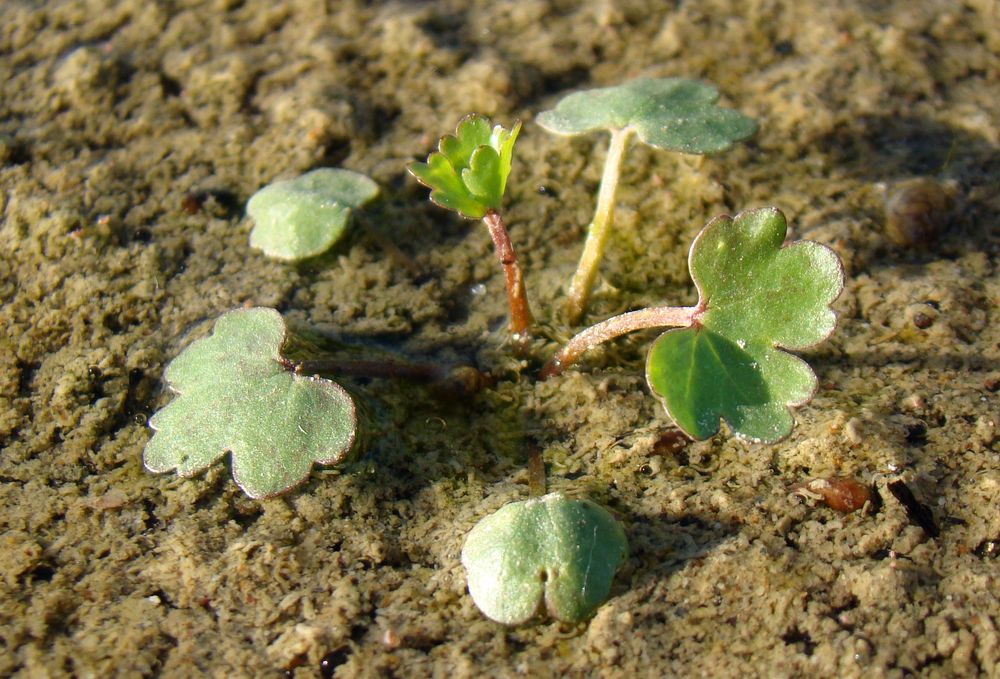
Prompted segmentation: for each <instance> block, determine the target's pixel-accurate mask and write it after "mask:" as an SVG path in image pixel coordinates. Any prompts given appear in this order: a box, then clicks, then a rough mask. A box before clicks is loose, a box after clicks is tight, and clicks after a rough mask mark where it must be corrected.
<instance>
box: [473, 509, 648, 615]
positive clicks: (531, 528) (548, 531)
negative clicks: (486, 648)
mask: <svg viewBox="0 0 1000 679" xmlns="http://www.w3.org/2000/svg"><path fill="white" fill-rule="evenodd" d="M627 553H628V542H627V541H626V539H625V532H624V531H623V530H622V528H621V526H620V525H619V524H618V522H617V521H615V519H614V518H613V517H612V516H611V515H610V514H609V513H608V512H607V511H606V510H604V509H602V508H601V507H599V506H597V505H596V504H594V503H593V502H590V501H588V500H573V499H569V498H566V497H564V496H563V495H561V494H560V493H551V494H549V495H546V496H544V497H540V498H534V499H531V500H525V501H522V502H512V503H510V504H508V505H505V506H503V507H501V508H500V509H499V510H498V511H497V512H495V513H493V514H491V515H490V516H487V517H486V518H485V519H483V520H482V521H480V522H479V523H478V524H476V526H475V528H473V529H472V531H471V532H470V533H469V535H468V537H467V538H466V540H465V546H464V547H463V549H462V564H463V565H464V566H465V570H466V573H467V574H468V581H469V593H470V594H471V595H472V599H473V601H475V602H476V606H478V607H479V610H481V611H482V612H483V613H484V614H485V615H486V616H487V617H489V618H491V619H492V620H496V621H497V622H502V623H504V624H506V625H518V624H521V623H524V622H527V621H528V620H530V619H531V618H533V617H535V616H536V615H537V614H538V613H539V612H540V611H542V610H543V609H544V610H545V611H546V612H548V614H549V615H550V616H552V617H553V618H556V619H557V620H563V621H566V622H579V621H580V620H584V619H586V618H588V617H589V616H591V615H592V614H593V613H594V611H595V610H597V607H598V606H600V605H601V604H602V603H603V602H604V601H605V599H607V597H608V594H609V593H610V592H611V581H612V579H613V578H614V575H615V572H616V571H617V570H618V567H619V566H620V565H621V563H622V561H624V559H625V556H626V554H627Z"/></svg>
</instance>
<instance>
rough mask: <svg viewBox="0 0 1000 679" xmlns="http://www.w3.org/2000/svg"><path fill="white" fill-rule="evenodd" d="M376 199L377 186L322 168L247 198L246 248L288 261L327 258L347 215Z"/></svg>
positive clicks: (357, 176)
mask: <svg viewBox="0 0 1000 679" xmlns="http://www.w3.org/2000/svg"><path fill="white" fill-rule="evenodd" d="M376 195H378V185H377V184H376V183H375V182H373V181H372V180H371V179H369V178H368V177H366V176H364V175H363V174H359V173H357V172H352V171H350V170H343V169H339V168H320V169H318V170H313V171H312V172H307V173H306V174H304V175H302V176H301V177H298V178H296V179H290V180H286V181H279V182H274V183H273V184H269V185H268V186H265V187H264V188H262V189H261V190H260V191H258V192H257V193H255V194H253V196H251V198H250V200H249V202H247V214H248V215H250V217H251V218H253V220H254V228H253V230H252V231H251V232H250V245H251V246H253V247H255V248H259V249H260V250H263V251H264V254H266V255H268V256H269V257H276V258H278V259H284V260H289V261H295V260H299V259H306V258H307V257H314V256H316V255H319V254H322V253H324V252H326V251H327V250H328V249H329V248H330V247H331V246H332V245H333V244H334V243H336V242H337V241H338V240H339V239H340V237H341V236H343V234H344V230H345V229H346V227H347V222H348V218H349V217H350V216H351V210H353V209H355V208H357V207H360V206H361V205H364V204H365V203H367V202H368V201H369V200H371V199H372V198H374V197H375V196H376Z"/></svg>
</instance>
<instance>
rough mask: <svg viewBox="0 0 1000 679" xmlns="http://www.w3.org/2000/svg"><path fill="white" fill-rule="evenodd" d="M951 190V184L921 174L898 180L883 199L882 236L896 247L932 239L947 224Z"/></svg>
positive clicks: (909, 245)
mask: <svg viewBox="0 0 1000 679" xmlns="http://www.w3.org/2000/svg"><path fill="white" fill-rule="evenodd" d="M953 193H954V190H953V187H946V186H944V185H942V184H941V183H940V182H937V181H935V180H933V179H927V178H925V177H918V178H916V179H907V180H905V181H902V182H899V183H898V184H896V185H895V186H893V187H891V188H890V190H889V193H888V197H887V198H886V201H885V235H886V236H887V237H888V238H889V240H891V241H892V242H893V243H895V244H896V245H899V246H900V247H907V248H919V247H924V246H926V245H929V244H930V243H932V242H934V241H935V240H936V239H937V237H938V235H939V234H940V233H941V231H942V230H943V229H944V227H945V226H947V223H948V213H949V212H950V211H951V205H952V195H953Z"/></svg>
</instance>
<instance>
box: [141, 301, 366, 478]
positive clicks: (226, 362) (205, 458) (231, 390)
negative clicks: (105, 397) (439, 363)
mask: <svg viewBox="0 0 1000 679" xmlns="http://www.w3.org/2000/svg"><path fill="white" fill-rule="evenodd" d="M286 336H287V331H286V329H285V322H284V320H283V319H282V318H281V314H279V313H278V312H277V311H275V310H274V309H266V308H255V309H238V310H235V311H230V312H228V313H226V314H224V315H223V316H221V317H220V318H219V319H218V320H217V321H216V323H215V327H214V329H213V332H212V334H211V335H210V336H208V337H206V338H203V339H200V340H198V341H196V342H194V343H192V344H191V346H189V347H188V348H187V349H185V350H184V351H183V352H181V354H180V355H179V356H177V358H175V359H174V360H173V361H171V363H170V365H169V366H167V370H166V372H165V375H164V377H165V378H166V380H167V383H168V385H169V386H170V388H171V389H172V390H173V391H175V392H177V393H178V397H177V398H176V399H174V400H173V401H172V402H171V403H169V404H168V405H167V406H166V407H164V408H163V409H161V410H160V411H158V412H157V413H156V414H155V415H153V417H152V418H150V420H149V425H150V427H152V428H153V429H154V430H155V433H154V434H153V437H152V438H151V439H150V440H149V442H148V443H147V444H146V448H145V450H144V452H143V462H144V464H145V465H146V468H147V469H149V470H150V471H153V472H167V471H171V470H176V471H177V473H178V474H179V475H180V476H184V477H189V476H193V475H194V474H197V473H198V472H201V471H203V470H204V469H206V468H207V467H208V466H209V465H211V464H213V463H214V462H216V461H217V460H218V459H219V458H221V457H222V456H223V455H225V454H226V453H231V454H232V467H233V478H234V479H235V481H236V483H237V484H238V485H239V486H240V488H242V489H243V490H244V491H245V492H246V493H247V495H249V496H250V497H254V498H259V497H268V496H272V495H277V494H279V493H283V492H285V491H287V490H289V489H290V488H291V487H293V486H295V485H297V484H298V483H301V482H302V481H304V480H305V479H306V477H307V476H308V475H309V471H310V469H311V468H312V465H313V463H317V464H325V465H328V464H335V463H338V462H342V461H344V460H345V459H346V458H347V457H348V456H349V455H350V453H351V450H352V448H353V445H354V441H355V436H356V430H357V413H356V408H355V404H354V401H353V400H352V399H351V397H350V396H349V395H348V393H347V392H346V391H345V390H344V388H343V387H341V386H340V385H339V384H337V383H335V382H331V381H329V380H325V379H321V378H318V377H307V376H304V375H298V374H296V373H295V372H294V370H292V369H290V367H289V365H288V363H287V361H285V360H284V359H282V357H281V353H280V350H281V347H282V345H283V344H284V342H285V339H286Z"/></svg>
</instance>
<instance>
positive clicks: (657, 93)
mask: <svg viewBox="0 0 1000 679" xmlns="http://www.w3.org/2000/svg"><path fill="white" fill-rule="evenodd" d="M718 99H719V92H718V90H716V89H715V87H713V86H711V85H708V84H706V83H702V82H699V81H696V80H687V79H684V78H660V79H652V78H637V79H635V80H630V81H628V82H626V83H623V84H621V85H618V86H615V87H603V88H598V89H593V90H586V91H583V92H577V93H575V94H571V95H569V96H567V97H564V98H563V99H562V100H561V101H560V102H559V103H558V104H557V105H556V107H555V108H554V109H552V110H550V111H543V112H542V113H540V114H539V115H538V118H537V122H538V124H539V125H541V126H542V127H544V128H545V129H547V130H549V131H550V132H555V133H558V134H570V135H575V134H583V133H585V132H591V131H594V130H621V129H625V128H631V129H633V130H634V131H635V132H636V134H637V136H638V137H639V139H641V140H642V141H643V142H644V143H646V144H649V145H650V146H655V147H657V148H661V149H667V150H670V151H680V152H682V153H714V152H717V151H723V150H725V149H727V148H729V147H730V146H731V145H732V144H733V142H736V141H740V140H741V139H746V138H747V137H749V136H751V135H752V134H753V133H754V132H755V131H756V130H757V125H756V123H754V121H753V120H751V119H750V118H747V117H746V116H744V115H743V114H742V113H739V112H738V111H734V110H732V109H728V108H722V107H719V106H716V105H715V102H716V101H718Z"/></svg>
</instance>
